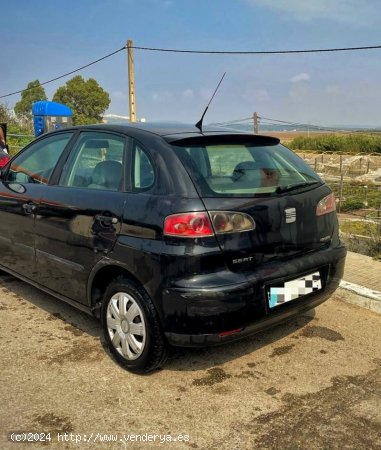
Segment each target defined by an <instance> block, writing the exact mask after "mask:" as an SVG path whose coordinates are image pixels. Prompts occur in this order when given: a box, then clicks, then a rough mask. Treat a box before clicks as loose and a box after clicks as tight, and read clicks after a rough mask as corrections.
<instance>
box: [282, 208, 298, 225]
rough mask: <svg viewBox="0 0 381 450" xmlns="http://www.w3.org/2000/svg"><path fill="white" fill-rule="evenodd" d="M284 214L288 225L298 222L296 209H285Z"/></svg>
mask: <svg viewBox="0 0 381 450" xmlns="http://www.w3.org/2000/svg"><path fill="white" fill-rule="evenodd" d="M284 214H285V216H286V223H293V222H295V221H296V209H295V208H287V209H285V210H284Z"/></svg>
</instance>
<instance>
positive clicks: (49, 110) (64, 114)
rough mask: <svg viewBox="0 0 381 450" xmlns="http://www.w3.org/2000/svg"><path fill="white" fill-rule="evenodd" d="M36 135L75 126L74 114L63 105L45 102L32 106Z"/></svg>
mask: <svg viewBox="0 0 381 450" xmlns="http://www.w3.org/2000/svg"><path fill="white" fill-rule="evenodd" d="M32 114H33V126H34V135H35V136H36V137H37V136H40V135H41V134H43V133H46V132H48V131H52V130H57V129H59V128H67V127H70V126H72V125H73V112H72V110H71V109H70V108H69V107H67V106H66V105H61V103H56V102H49V101H48V100H43V101H40V102H35V103H33V105H32Z"/></svg>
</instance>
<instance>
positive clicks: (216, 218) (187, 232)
mask: <svg viewBox="0 0 381 450" xmlns="http://www.w3.org/2000/svg"><path fill="white" fill-rule="evenodd" d="M209 214H210V216H209V215H208V213H207V212H192V213H183V214H173V215H171V216H168V217H166V219H165V221H164V235H166V236H182V237H203V236H213V235H214V233H216V234H222V233H237V232H242V231H250V230H254V229H255V222H254V220H253V219H252V217H250V216H249V215H248V214H244V213H238V212H230V211H211V212H210V213H209Z"/></svg>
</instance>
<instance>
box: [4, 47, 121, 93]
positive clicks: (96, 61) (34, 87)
mask: <svg viewBox="0 0 381 450" xmlns="http://www.w3.org/2000/svg"><path fill="white" fill-rule="evenodd" d="M125 49H126V46H123V47H122V48H120V49H118V50H115V51H114V52H112V53H109V54H108V55H106V56H102V58H99V59H97V60H95V61H92V62H91V63H89V64H86V65H85V66H82V67H79V68H78V69H74V70H72V71H70V72H67V73H65V74H63V75H60V76H59V77H55V78H52V79H51V80H48V81H44V82H43V83H40V84H38V85H37V86H33V87H30V88H26V89H21V90H19V91H15V92H11V93H10V94H5V95H0V98H5V97H10V96H11V95H15V94H20V93H21V92H25V91H29V90H32V89H36V87H39V86H44V85H45V84H48V83H52V82H53V81H57V80H59V79H61V78H64V77H67V76H68V75H72V74H73V73H75V72H79V71H80V70H82V69H86V67H90V66H92V65H94V64H96V63H98V62H100V61H103V60H104V59H106V58H110V56H113V55H115V54H116V53H119V52H121V51H122V50H125Z"/></svg>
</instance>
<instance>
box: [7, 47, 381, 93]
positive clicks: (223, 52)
mask: <svg viewBox="0 0 381 450" xmlns="http://www.w3.org/2000/svg"><path fill="white" fill-rule="evenodd" d="M131 48H134V49H136V50H145V51H152V52H167V53H168V52H170V53H192V54H204V55H280V54H298V53H324V52H325V53H327V52H348V51H360V50H375V49H381V45H368V46H362V47H338V48H320V49H305V50H270V51H226V50H182V49H173V48H155V47H140V46H131ZM125 49H126V46H125V45H124V46H123V47H121V48H120V49H118V50H115V51H114V52H111V53H109V54H108V55H105V56H103V57H102V58H99V59H96V60H95V61H92V62H90V63H88V64H86V65H84V66H81V67H79V68H78V69H74V70H71V71H70V72H67V73H64V74H63V75H60V76H58V77H55V78H52V79H51V80H48V81H44V82H43V83H40V84H38V85H37V86H33V87H30V88H25V89H20V90H18V91H15V92H10V93H9V94H5V95H0V98H6V97H10V96H11V95H15V94H20V93H21V92H25V91H28V90H31V89H35V88H36V87H39V86H44V85H45V84H48V83H52V82H53V81H57V80H60V79H61V78H64V77H67V76H69V75H72V74H73V73H76V72H79V71H80V70H83V69H86V68H87V67H90V66H92V65H94V64H97V63H98V62H100V61H103V60H104V59H106V58H109V57H111V56H113V55H115V54H116V53H119V52H121V51H122V50H125Z"/></svg>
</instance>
